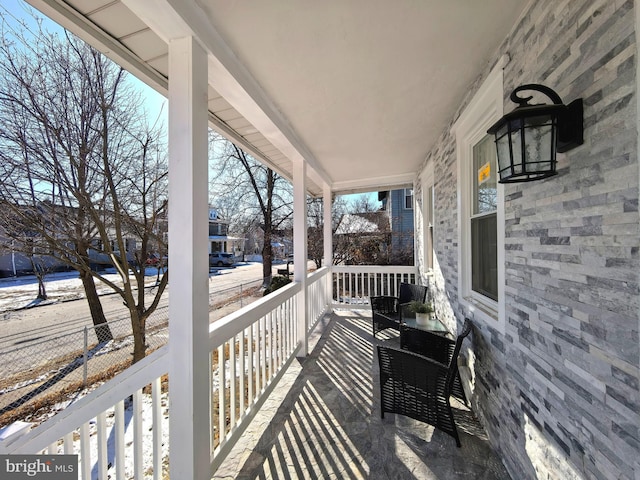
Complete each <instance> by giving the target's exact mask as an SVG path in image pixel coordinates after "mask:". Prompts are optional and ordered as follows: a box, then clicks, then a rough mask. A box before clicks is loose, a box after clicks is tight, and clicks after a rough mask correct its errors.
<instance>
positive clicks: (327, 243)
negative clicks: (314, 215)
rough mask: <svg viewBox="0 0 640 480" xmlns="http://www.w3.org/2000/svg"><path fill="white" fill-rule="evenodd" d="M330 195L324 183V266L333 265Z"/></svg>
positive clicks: (331, 201) (329, 190)
mask: <svg viewBox="0 0 640 480" xmlns="http://www.w3.org/2000/svg"><path fill="white" fill-rule="evenodd" d="M331 197H332V195H331V187H330V186H329V185H328V184H326V183H325V184H324V187H323V191H322V207H323V212H322V219H323V221H324V227H323V233H324V242H323V246H324V266H325V267H331V266H332V265H333V234H332V232H331V228H332V226H331V221H332V217H331V206H332V204H333V200H332V198H331Z"/></svg>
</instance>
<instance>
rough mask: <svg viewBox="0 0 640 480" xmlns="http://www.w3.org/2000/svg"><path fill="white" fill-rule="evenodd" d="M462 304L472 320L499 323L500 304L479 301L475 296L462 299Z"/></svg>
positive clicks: (483, 300)
mask: <svg viewBox="0 0 640 480" xmlns="http://www.w3.org/2000/svg"><path fill="white" fill-rule="evenodd" d="M462 303H463V304H464V305H465V306H466V309H467V311H468V313H467V315H468V316H469V318H471V319H472V320H474V319H478V318H480V319H482V320H484V321H485V322H486V323H490V322H489V321H493V322H498V319H499V314H498V303H497V302H493V301H491V300H488V299H487V300H485V299H482V300H480V299H478V298H477V297H476V296H474V295H469V296H466V297H464V298H463V299H462Z"/></svg>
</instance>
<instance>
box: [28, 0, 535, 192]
mask: <svg viewBox="0 0 640 480" xmlns="http://www.w3.org/2000/svg"><path fill="white" fill-rule="evenodd" d="M28 2H29V3H30V4H32V5H33V6H35V7H36V8H38V9H39V10H41V11H43V13H45V14H46V15H48V16H49V17H51V18H52V19H54V20H56V21H57V22H59V23H61V24H62V25H63V26H65V27H66V28H68V29H69V30H71V31H73V32H74V33H76V34H78V35H79V36H81V37H82V38H84V39H85V40H86V41H88V42H90V43H91V44H93V45H94V46H96V47H97V48H99V49H100V50H102V51H103V52H105V53H106V54H107V55H109V56H110V57H111V58H113V59H114V60H116V61H117V62H118V63H120V64H121V65H123V66H124V67H125V68H127V69H129V70H130V71H132V72H133V73H134V74H135V75H136V76H138V77H139V78H141V79H142V80H143V81H145V82H146V83H148V84H149V85H151V86H152V87H154V88H155V89H157V90H158V91H160V92H161V93H163V94H166V93H167V72H168V56H167V51H168V48H167V42H168V41H169V40H170V39H172V38H178V37H180V36H183V35H185V34H189V33H195V34H196V35H197V36H198V38H200V40H201V41H202V43H203V45H204V47H205V48H206V49H207V50H208V52H209V86H210V88H209V110H210V120H211V122H212V124H214V126H215V127H216V128H217V129H218V130H219V131H221V133H223V134H224V135H226V136H227V137H228V138H230V139H231V140H233V141H235V142H237V143H239V144H241V145H242V146H243V147H244V148H245V149H246V150H248V151H249V152H250V153H252V154H253V155H254V156H256V157H257V158H259V159H261V160H262V161H265V162H267V163H269V164H270V165H271V166H272V167H274V168H275V169H276V170H277V171H279V172H280V173H282V174H284V175H285V176H287V177H289V178H291V172H292V162H293V161H294V160H295V159H296V158H298V159H299V158H304V159H305V160H306V161H307V162H308V165H309V167H310V169H309V185H308V187H309V190H310V191H311V193H314V194H320V193H321V192H322V184H323V182H327V183H328V184H329V185H330V186H331V188H332V190H333V191H335V192H339V193H344V192H348V191H367V190H377V189H383V188H390V187H398V186H402V185H407V184H411V182H412V181H413V179H414V178H415V174H416V172H417V170H418V168H419V166H420V164H421V162H422V161H423V159H424V157H425V154H426V152H428V151H429V149H430V147H431V146H432V145H433V143H434V142H435V141H436V139H437V137H438V135H440V133H441V132H442V130H443V128H444V127H445V125H446V122H447V121H448V120H449V119H450V118H451V116H452V115H453V114H454V112H455V109H456V107H457V106H458V105H459V102H460V99H461V97H462V96H463V95H464V93H465V91H466V90H467V89H468V88H469V86H470V84H471V83H472V82H473V80H474V79H475V78H476V77H477V75H478V74H479V72H480V71H481V69H482V68H483V67H484V66H485V65H486V64H487V63H488V62H491V61H493V60H495V54H496V51H497V48H498V46H499V44H500V42H501V41H502V39H503V38H505V36H506V35H507V34H508V32H509V30H510V29H511V28H512V26H513V25H514V23H515V22H516V21H517V19H518V17H519V15H520V14H521V12H522V10H523V8H524V7H525V5H526V4H527V3H528V0H483V1H482V2H469V1H466V0H449V1H444V2H443V1H441V0H422V1H416V0H396V1H390V0H349V1H344V0H329V1H325V2H318V1H315V0H299V1H296V2H293V1H276V0H271V1H262V2H237V1H229V0H196V1H195V2H187V1H185V0H28ZM134 12H135V13H134Z"/></svg>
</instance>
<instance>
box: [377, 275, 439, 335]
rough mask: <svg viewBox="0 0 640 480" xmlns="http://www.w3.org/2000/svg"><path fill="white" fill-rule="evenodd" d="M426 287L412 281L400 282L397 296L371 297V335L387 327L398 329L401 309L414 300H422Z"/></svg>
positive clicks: (423, 299) (425, 293) (425, 296)
mask: <svg viewBox="0 0 640 480" xmlns="http://www.w3.org/2000/svg"><path fill="white" fill-rule="evenodd" d="M426 298H427V287H425V286H422V285H415V284H412V283H401V284H400V289H399V292H398V296H397V297H392V296H388V295H382V296H376V297H371V312H372V317H373V336H374V337H375V336H376V333H378V332H380V331H382V330H385V329H387V328H393V329H395V330H398V331H400V323H401V321H402V309H403V308H404V307H406V306H407V305H408V304H409V303H411V302H412V301H414V300H417V301H419V302H424V301H425V300H426Z"/></svg>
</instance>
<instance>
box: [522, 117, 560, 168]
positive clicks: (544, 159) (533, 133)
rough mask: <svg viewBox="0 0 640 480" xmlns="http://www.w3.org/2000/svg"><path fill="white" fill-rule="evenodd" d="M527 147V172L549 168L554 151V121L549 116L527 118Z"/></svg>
mask: <svg viewBox="0 0 640 480" xmlns="http://www.w3.org/2000/svg"><path fill="white" fill-rule="evenodd" d="M527 125H528V126H527V127H526V132H527V133H526V135H527V147H526V150H525V162H526V163H527V166H526V170H527V172H531V173H533V172H540V171H546V170H549V167H550V161H551V155H553V153H554V151H555V150H554V148H553V145H554V135H553V127H554V125H553V121H552V118H551V117H549V116H545V117H534V118H530V119H527Z"/></svg>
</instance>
